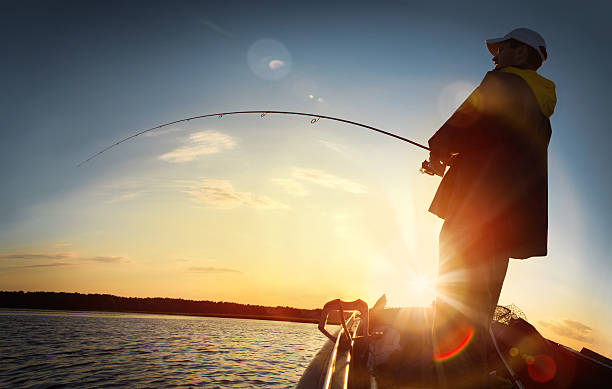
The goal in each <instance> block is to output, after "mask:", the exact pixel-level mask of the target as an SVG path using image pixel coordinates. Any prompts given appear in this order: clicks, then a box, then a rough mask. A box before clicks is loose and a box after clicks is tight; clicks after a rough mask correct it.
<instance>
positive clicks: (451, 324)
mask: <svg viewBox="0 0 612 389" xmlns="http://www.w3.org/2000/svg"><path fill="white" fill-rule="evenodd" d="M491 247H492V246H491V244H490V242H488V241H486V240H484V239H481V238H480V237H478V236H475V235H474V234H469V233H467V232H466V231H460V230H456V229H453V228H451V227H450V226H449V225H447V224H445V225H444V226H443V228H442V231H441V233H440V263H439V270H438V283H437V293H438V296H437V299H436V309H435V317H434V327H433V336H434V345H435V348H434V360H435V362H434V363H435V364H436V367H437V370H438V375H439V378H440V387H442V388H479V387H486V385H487V378H488V369H487V341H488V337H489V332H488V329H489V324H490V321H491V318H492V316H493V312H494V310H495V306H496V304H497V300H498V298H499V294H500V292H501V286H502V284H503V280H504V277H505V273H506V268H507V259H503V258H496V256H499V255H495V250H493V249H492V248H491ZM504 260H505V261H504Z"/></svg>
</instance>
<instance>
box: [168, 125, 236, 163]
mask: <svg viewBox="0 0 612 389" xmlns="http://www.w3.org/2000/svg"><path fill="white" fill-rule="evenodd" d="M235 145H236V142H235V141H234V139H233V138H232V137H231V136H229V135H226V134H222V133H220V132H217V131H200V132H195V133H193V134H191V135H189V138H188V139H187V145H185V146H183V147H179V148H177V149H174V150H172V151H170V152H168V153H165V154H162V155H161V156H160V157H159V158H160V159H162V160H164V161H167V162H173V163H180V162H189V161H193V160H194V159H196V158H197V157H199V156H201V155H207V154H216V153H220V152H221V151H224V150H229V149H232V148H233V147H234V146H235Z"/></svg>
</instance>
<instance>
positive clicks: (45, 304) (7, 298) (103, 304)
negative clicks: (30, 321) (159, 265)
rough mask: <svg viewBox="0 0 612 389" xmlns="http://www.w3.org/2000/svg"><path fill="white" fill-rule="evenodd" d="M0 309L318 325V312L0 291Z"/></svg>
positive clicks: (176, 300)
mask: <svg viewBox="0 0 612 389" xmlns="http://www.w3.org/2000/svg"><path fill="white" fill-rule="evenodd" d="M0 308H29V309H54V310H75V311H110V312H147V313H169V314H188V315H202V316H223V317H239V318H253V319H269V320H287V321H300V322H318V320H319V316H320V315H321V310H320V309H298V308H291V307H280V306H278V307H267V306H262V305H250V304H247V305H245V304H237V303H230V302H224V301H194V300H183V299H173V298H161V297H154V298H150V297H149V298H138V297H119V296H113V295H110V294H81V293H56V292H23V291H21V292H5V291H0Z"/></svg>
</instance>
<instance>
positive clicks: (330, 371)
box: [319, 299, 369, 389]
mask: <svg viewBox="0 0 612 389" xmlns="http://www.w3.org/2000/svg"><path fill="white" fill-rule="evenodd" d="M346 311H352V313H351V315H350V316H349V317H348V319H347V318H346V314H345V312H346ZM332 312H338V313H339V315H338V316H339V321H340V330H339V331H338V333H337V335H336V336H334V335H332V334H330V333H329V332H328V331H327V330H326V328H325V325H326V324H327V320H328V318H329V314H330V313H332ZM319 330H320V331H321V332H322V333H323V334H324V335H325V336H327V337H328V338H329V339H330V340H331V341H332V342H334V348H333V350H332V353H331V355H330V358H329V362H328V364H327V369H326V372H325V380H324V381H323V385H322V386H321V387H322V388H323V389H332V388H333V389H335V388H346V387H347V384H348V378H349V367H350V362H351V355H352V352H353V345H354V344H355V339H356V338H360V337H367V336H368V335H369V310H368V304H367V303H366V302H365V301H363V300H355V301H350V302H347V301H342V300H340V299H336V300H332V301H330V302H328V303H327V304H325V306H324V307H323V311H322V312H321V319H320V321H319Z"/></svg>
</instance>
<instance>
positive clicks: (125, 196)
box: [110, 192, 142, 203]
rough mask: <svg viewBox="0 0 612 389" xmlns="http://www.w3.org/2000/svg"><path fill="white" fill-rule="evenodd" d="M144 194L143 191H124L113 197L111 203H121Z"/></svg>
mask: <svg viewBox="0 0 612 389" xmlns="http://www.w3.org/2000/svg"><path fill="white" fill-rule="evenodd" d="M141 194H142V192H130V193H124V194H121V195H119V196H116V197H114V198H112V199H111V200H110V202H111V203H119V202H122V201H128V200H132V199H135V198H136V197H138V196H140V195H141Z"/></svg>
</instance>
